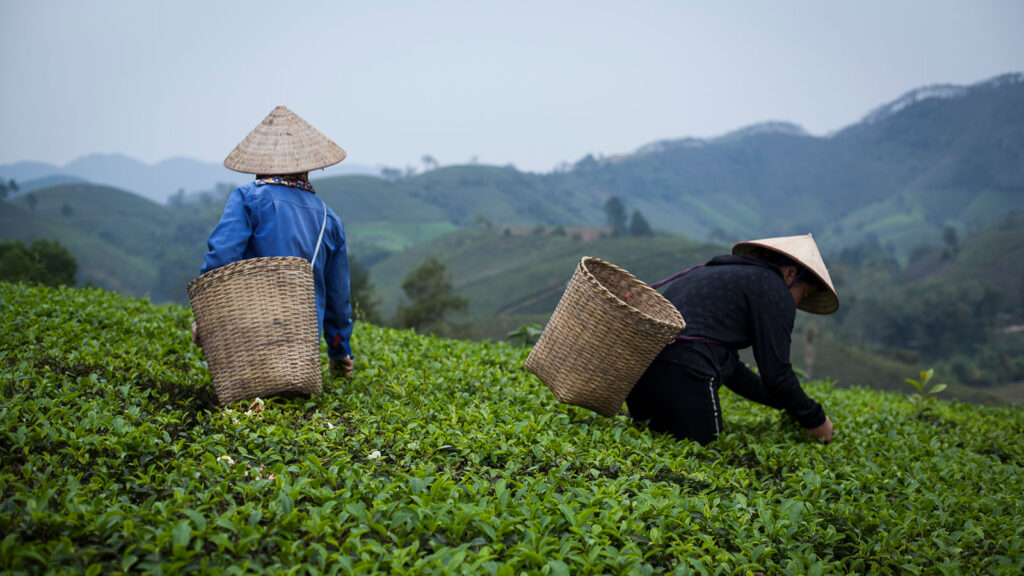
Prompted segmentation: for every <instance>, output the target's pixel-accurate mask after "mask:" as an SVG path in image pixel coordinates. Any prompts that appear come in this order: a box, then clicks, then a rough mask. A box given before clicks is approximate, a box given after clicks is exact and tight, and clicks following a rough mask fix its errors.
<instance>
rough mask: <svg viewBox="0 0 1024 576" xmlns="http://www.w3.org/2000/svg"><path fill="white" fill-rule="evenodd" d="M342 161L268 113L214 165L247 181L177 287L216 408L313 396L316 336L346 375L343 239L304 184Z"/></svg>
mask: <svg viewBox="0 0 1024 576" xmlns="http://www.w3.org/2000/svg"><path fill="white" fill-rule="evenodd" d="M345 156H346V153H345V151H344V150H343V149H342V148H341V147H339V146H338V145H337V144H335V143H334V142H333V141H331V140H330V139H328V138H327V137H326V136H324V135H323V134H322V133H320V132H319V131H318V130H317V129H316V128H314V127H313V126H311V125H309V124H308V123H307V122H306V121H305V120H303V119H302V118H300V117H299V116H297V115H296V114H295V113H293V112H292V111H291V110H289V109H288V108H286V107H284V106H278V107H277V108H275V109H274V110H273V111H271V112H270V114H269V115H268V116H267V117H266V118H264V119H263V121H262V122H261V123H260V124H259V125H258V126H256V128H254V129H253V130H252V132H250V133H249V135H248V136H246V137H245V139H244V140H242V142H241V143H240V144H238V146H237V147H235V149H234V150H232V152H231V154H229V155H228V157H227V158H226V159H225V160H224V166H226V167H227V168H230V169H231V170H235V171H237V172H242V173H246V174H254V175H256V178H255V180H254V181H253V182H250V183H249V184H246V185H244V186H241V187H239V188H237V189H235V190H234V191H233V192H232V193H231V195H230V196H229V197H228V200H227V203H226V205H225V207H224V213H223V215H222V216H221V219H220V222H219V223H218V224H217V226H216V227H215V228H214V229H213V231H212V232H211V233H210V238H209V241H208V246H209V251H208V252H207V253H206V256H205V259H204V262H203V266H202V269H201V271H200V274H201V275H200V276H199V277H198V278H196V279H195V280H193V281H192V282H191V283H190V284H189V286H188V292H189V299H190V301H191V303H192V308H193V311H194V313H195V317H196V322H195V324H193V327H192V328H193V340H194V341H196V343H197V344H200V345H201V346H202V348H203V353H204V355H205V356H206V359H207V363H208V364H209V366H210V376H211V379H212V381H213V384H214V388H215V390H216V392H217V398H218V401H219V402H220V403H221V404H229V403H231V402H235V401H237V400H241V399H247V398H253V397H257V396H268V395H273V394H281V393H291V392H298V393H305V394H319V393H320V392H321V390H322V380H321V367H320V332H321V331H322V332H323V335H324V337H325V339H326V341H327V353H328V357H329V359H330V360H329V366H330V369H331V370H333V371H337V372H340V373H341V374H343V375H346V376H348V375H351V373H352V369H353V364H352V350H351V344H350V341H351V336H352V306H351V302H350V285H349V262H348V251H347V249H348V246H347V243H346V240H345V229H344V226H343V224H342V221H341V219H340V218H339V217H338V216H337V214H335V213H334V212H333V211H332V210H331V209H330V207H328V206H327V204H326V203H325V202H323V201H322V200H321V199H320V198H319V197H318V196H317V194H316V190H315V189H314V188H313V185H312V184H310V182H309V177H308V174H309V171H311V170H316V169H318V168H325V167H327V166H331V165H334V164H337V163H338V162H341V161H342V160H344V159H345Z"/></svg>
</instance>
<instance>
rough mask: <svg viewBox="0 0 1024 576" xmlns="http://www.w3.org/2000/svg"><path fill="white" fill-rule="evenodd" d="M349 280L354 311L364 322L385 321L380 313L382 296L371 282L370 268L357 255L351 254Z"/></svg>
mask: <svg viewBox="0 0 1024 576" xmlns="http://www.w3.org/2000/svg"><path fill="white" fill-rule="evenodd" d="M349 282H350V286H351V298H352V313H353V315H354V316H355V317H356V318H357V319H358V320H362V321H363V322H369V323H370V324H377V325H378V326H379V325H380V324H383V323H384V320H383V317H382V316H381V314H380V298H378V297H377V289H376V287H375V286H374V285H373V283H372V282H370V270H369V269H368V268H367V267H366V266H363V263H362V262H361V261H359V260H358V259H357V258H356V257H355V256H349Z"/></svg>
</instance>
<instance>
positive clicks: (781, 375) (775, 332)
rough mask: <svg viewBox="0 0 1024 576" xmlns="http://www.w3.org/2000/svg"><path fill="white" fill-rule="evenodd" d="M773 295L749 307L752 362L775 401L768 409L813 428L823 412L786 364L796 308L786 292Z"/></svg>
mask: <svg viewBox="0 0 1024 576" xmlns="http://www.w3.org/2000/svg"><path fill="white" fill-rule="evenodd" d="M775 292H776V291H772V294H764V293H762V294H763V295H764V296H765V297H764V298H763V299H761V301H759V302H755V303H754V305H753V306H751V323H752V326H751V328H752V333H753V343H752V345H753V349H754V360H756V361H757V368H758V371H759V372H760V376H761V382H762V384H763V385H764V388H765V390H766V391H767V392H768V394H769V395H770V396H771V397H772V399H773V400H774V402H772V403H771V404H769V405H776V406H779V407H781V408H783V409H784V410H785V411H786V412H787V413H789V415H790V416H792V417H793V418H795V419H796V421H797V422H799V423H800V425H801V426H803V427H804V428H814V427H816V426H820V425H821V424H823V423H824V422H825V410H824V409H823V408H822V407H821V404H818V403H817V402H815V401H814V400H811V398H809V397H808V396H807V393H806V392H804V389H803V388H802V387H801V386H800V381H799V380H798V379H797V377H796V373H794V372H793V365H792V364H790V361H789V354H790V345H791V339H792V334H793V321H794V320H795V317H796V306H795V305H794V304H793V299H792V296H791V295H790V294H789V290H785V291H784V293H782V292H779V293H775ZM765 404H768V403H767V402H765Z"/></svg>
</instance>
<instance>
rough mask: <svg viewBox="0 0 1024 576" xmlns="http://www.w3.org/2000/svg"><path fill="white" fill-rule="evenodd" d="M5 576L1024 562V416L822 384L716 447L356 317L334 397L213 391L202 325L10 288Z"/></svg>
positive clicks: (991, 568)
mask: <svg viewBox="0 0 1024 576" xmlns="http://www.w3.org/2000/svg"><path fill="white" fill-rule="evenodd" d="M0 308H2V310H0V312H2V313H0V343H2V344H0V462H2V464H0V528H2V530H0V534H3V536H2V539H0V569H2V570H4V571H6V572H9V573H15V574H18V573H38V572H43V571H51V572H75V573H86V574H100V573H102V574H107V573H109V574H116V573H126V572H150V573H164V574H173V573H185V572H188V573H228V574H231V573H235V574H240V573H251V572H272V573H296V574H306V573H310V574H319V573H339V574H385V573H387V574H452V573H462V574H518V573H524V574H638V575H640V574H655V573H671V574H691V573H697V574H754V573H756V572H761V573H767V574H823V573H844V574H876V573H991V574H1019V573H1020V572H1021V570H1024V504H1022V500H1021V494H1024V474H1022V473H1021V472H1022V470H1021V468H1022V466H1024V445H1022V444H1021V442H1020V436H1021V433H1022V432H1024V415H1022V413H1021V411H1020V410H1019V409H1017V408H1012V407H1006V406H1004V407H980V406H972V405H967V404H962V403H959V402H955V401H943V400H940V401H937V402H935V403H934V406H933V407H931V408H930V411H929V412H927V413H926V414H925V415H924V416H922V417H920V418H919V417H917V416H915V415H914V412H913V406H912V404H911V403H910V401H909V400H908V399H907V398H906V397H905V396H904V395H898V394H887V393H883V392H878V391H873V390H869V389H865V388H854V389H849V390H844V389H837V388H836V387H835V386H833V385H832V384H831V383H830V382H828V381H815V382H812V383H810V384H808V385H807V389H808V391H809V393H810V394H811V395H812V396H813V397H815V398H817V399H818V400H819V401H821V402H822V403H823V404H824V406H825V407H826V410H827V411H828V413H829V414H830V416H831V418H832V419H833V421H834V422H835V424H836V431H837V432H836V439H835V441H834V442H833V443H832V444H829V445H827V446H826V445H821V444H819V443H816V442H814V441H811V440H809V439H808V438H807V437H806V436H805V435H804V434H803V433H802V432H801V431H800V430H799V429H798V428H797V427H796V426H795V425H794V424H793V423H792V422H790V421H789V420H788V419H787V418H785V417H782V416H781V415H780V414H779V413H777V412H774V411H772V410H770V409H766V408H764V407H760V406H756V405H753V404H751V403H749V402H746V401H743V400H740V399H738V398H737V397H735V396H733V395H731V394H730V393H728V392H727V391H723V393H722V409H723V413H724V416H725V424H726V428H727V429H726V433H725V434H724V435H723V436H722V437H721V438H720V439H719V440H717V441H716V442H714V443H712V444H711V445H710V446H708V447H706V448H703V447H700V446H699V445H696V444H694V443H691V442H676V441H674V440H673V439H671V438H669V437H666V436H663V435H659V434H654V433H651V432H650V431H648V430H647V429H645V428H644V427H643V426H642V425H637V424H634V423H633V422H631V421H630V420H629V419H628V418H627V417H626V416H624V415H619V416H616V417H614V418H603V417H599V416H597V415H596V414H594V413H591V412H589V411H586V410H582V409H579V408H575V407H569V406H565V405H560V404H558V403H556V402H555V400H554V398H553V396H552V395H551V393H550V392H549V391H548V390H547V389H546V388H545V387H544V386H543V384H541V383H540V382H538V381H537V380H536V379H535V378H534V377H533V376H531V375H530V374H528V373H526V372H525V371H524V370H523V369H522V363H523V360H524V358H525V356H526V354H527V350H526V349H524V348H515V347H511V346H509V345H506V344H502V343H471V342H466V341H453V340H444V339H440V338H434V337H424V336H420V335H417V334H415V333H413V332H409V331H395V330H388V329H383V328H378V327H374V326H367V325H359V326H357V327H356V332H355V337H354V349H355V353H356V355H357V358H356V362H357V372H356V375H355V376H354V378H352V379H351V380H341V379H328V380H327V381H326V382H325V393H324V394H323V395H321V396H318V397H315V398H308V399H302V398H292V399H282V398H273V399H266V400H265V401H264V402H265V403H264V404H263V405H262V406H260V405H258V404H254V405H252V406H250V405H248V404H246V403H239V404H236V405H233V406H229V407H226V408H219V407H216V406H214V405H213V404H212V403H211V394H212V391H211V387H210V380H209V375H208V374H207V372H206V369H205V366H204V364H203V361H202V355H201V353H200V351H199V350H198V349H197V348H195V347H194V346H193V345H192V344H191V343H190V342H189V341H188V337H187V332H186V330H187V327H188V325H189V323H190V322H191V315H190V313H189V312H188V310H187V309H184V308H182V307H177V306H163V307H156V306H153V305H151V304H150V303H149V302H148V301H145V300H131V299H125V298H122V297H119V296H117V295H115V294H111V293H106V292H103V291H100V290H81V289H44V288H30V287H26V286H21V285H11V284H0Z"/></svg>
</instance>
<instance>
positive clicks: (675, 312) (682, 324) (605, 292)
mask: <svg viewBox="0 0 1024 576" xmlns="http://www.w3.org/2000/svg"><path fill="white" fill-rule="evenodd" d="M588 262H595V263H598V264H599V265H601V266H606V267H608V268H610V269H612V270H613V271H615V272H617V273H622V274H625V275H626V276H627V277H628V278H629V279H631V280H633V281H635V282H636V284H637V287H638V288H639V289H640V290H644V291H647V290H649V291H651V292H653V293H655V294H657V295H658V296H659V297H660V298H662V299H665V297H664V296H663V295H662V294H661V293H660V292H658V291H657V290H655V289H654V288H651V287H650V286H649V285H647V283H645V282H643V281H641V280H640V279H639V278H637V277H636V276H634V275H633V274H632V273H631V272H629V271H628V270H626V269H625V268H622V267H621V266H616V265H615V264H612V263H611V262H608V261H607V260H602V259H601V258H597V257H595V256H584V257H582V258H580V263H579V268H580V269H581V270H582V271H583V276H584V277H585V278H586V279H587V281H588V282H590V283H591V284H592V285H596V286H597V287H598V288H599V289H600V290H599V294H600V295H601V296H602V297H604V298H605V299H607V300H611V301H612V303H613V304H614V305H615V306H617V307H619V308H622V309H626V310H629V311H630V312H631V313H636V314H640V315H641V316H643V317H644V318H646V319H649V320H650V321H652V322H655V323H657V324H659V325H662V326H665V327H671V328H673V329H675V330H676V331H678V332H682V331H683V330H684V329H685V328H686V319H684V318H683V315H682V313H680V312H679V309H678V308H676V307H675V306H674V305H673V304H672V303H671V302H669V301H668V300H667V299H665V303H667V304H668V306H667V307H666V310H669V311H670V313H671V314H672V316H673V317H674V318H678V319H679V322H678V323H677V324H673V323H671V322H667V321H665V320H664V319H661V318H655V317H654V316H651V315H650V314H647V313H646V312H644V311H643V310H640V309H639V308H637V307H635V306H630V305H629V304H627V303H625V302H623V301H622V299H621V298H619V297H618V296H616V295H615V294H612V292H611V290H609V289H608V288H607V287H606V286H605V285H604V284H602V283H601V282H599V281H598V280H597V278H595V277H594V275H593V274H592V273H591V272H590V270H589V269H587V266H586V263H588Z"/></svg>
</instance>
